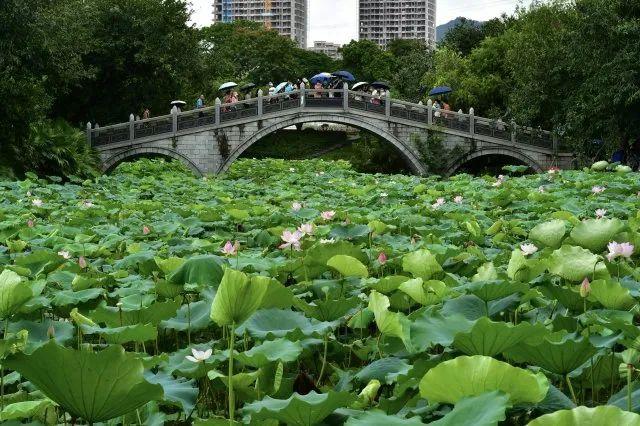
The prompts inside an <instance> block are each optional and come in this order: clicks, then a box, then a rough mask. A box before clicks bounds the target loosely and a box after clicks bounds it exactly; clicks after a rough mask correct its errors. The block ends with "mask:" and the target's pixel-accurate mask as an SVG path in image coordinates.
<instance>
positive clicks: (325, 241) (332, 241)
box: [320, 238, 336, 244]
mask: <svg viewBox="0 0 640 426" xmlns="http://www.w3.org/2000/svg"><path fill="white" fill-rule="evenodd" d="M335 242H336V240H334V239H333V238H329V239H325V238H323V239H321V240H320V244H333V243H335Z"/></svg>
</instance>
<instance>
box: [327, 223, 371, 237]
mask: <svg viewBox="0 0 640 426" xmlns="http://www.w3.org/2000/svg"><path fill="white" fill-rule="evenodd" d="M370 232H371V230H370V229H369V227H368V226H367V225H346V226H345V225H335V226H334V227H333V229H332V230H331V232H330V233H329V236H330V237H331V238H339V239H341V240H355V239H357V238H361V237H364V236H366V235H369V233H370Z"/></svg>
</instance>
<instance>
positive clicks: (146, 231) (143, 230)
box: [142, 225, 151, 235]
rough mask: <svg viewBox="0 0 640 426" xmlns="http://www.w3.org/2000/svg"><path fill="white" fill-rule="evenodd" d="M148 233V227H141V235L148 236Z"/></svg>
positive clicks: (149, 230)
mask: <svg viewBox="0 0 640 426" xmlns="http://www.w3.org/2000/svg"><path fill="white" fill-rule="evenodd" d="M150 232H151V229H149V227H148V226H147V225H145V226H143V227H142V234H143V235H149V233H150Z"/></svg>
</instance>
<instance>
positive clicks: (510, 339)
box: [453, 318, 548, 356]
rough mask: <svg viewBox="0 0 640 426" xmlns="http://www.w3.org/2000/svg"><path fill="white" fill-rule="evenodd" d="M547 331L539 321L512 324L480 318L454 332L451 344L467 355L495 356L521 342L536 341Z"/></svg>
mask: <svg viewBox="0 0 640 426" xmlns="http://www.w3.org/2000/svg"><path fill="white" fill-rule="evenodd" d="M547 333H548V330H547V329H546V328H545V327H544V325H543V324H541V323H536V324H529V323H521V324H518V325H516V326H514V325H512V324H508V323H504V322H493V321H491V320H490V319H489V318H480V319H479V320H478V322H476V323H475V325H474V326H473V328H471V330H469V331H468V332H464V333H458V334H456V337H455V339H454V340H453V346H454V347H455V348H456V349H458V350H460V351H462V352H464V353H465V354H467V355H486V356H495V355H498V354H501V353H502V352H504V351H505V350H507V349H509V348H512V347H514V346H517V345H519V344H520V343H522V342H533V343H537V342H538V341H541V340H542V336H544V335H545V334H547Z"/></svg>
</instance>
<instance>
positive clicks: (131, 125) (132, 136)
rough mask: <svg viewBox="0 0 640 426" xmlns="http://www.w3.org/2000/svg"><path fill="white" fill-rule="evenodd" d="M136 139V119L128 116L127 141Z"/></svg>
mask: <svg viewBox="0 0 640 426" xmlns="http://www.w3.org/2000/svg"><path fill="white" fill-rule="evenodd" d="M135 138H136V117H135V116H134V115H133V114H131V115H129V140H130V141H132V140H134V139H135Z"/></svg>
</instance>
